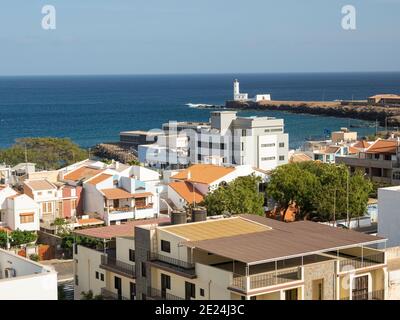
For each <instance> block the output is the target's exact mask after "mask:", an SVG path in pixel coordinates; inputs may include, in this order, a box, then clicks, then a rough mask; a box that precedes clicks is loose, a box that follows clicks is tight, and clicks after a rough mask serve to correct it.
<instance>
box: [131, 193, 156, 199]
mask: <svg viewBox="0 0 400 320" xmlns="http://www.w3.org/2000/svg"><path fill="white" fill-rule="evenodd" d="M150 196H154V194H153V193H152V192H138V193H132V198H147V197H150Z"/></svg>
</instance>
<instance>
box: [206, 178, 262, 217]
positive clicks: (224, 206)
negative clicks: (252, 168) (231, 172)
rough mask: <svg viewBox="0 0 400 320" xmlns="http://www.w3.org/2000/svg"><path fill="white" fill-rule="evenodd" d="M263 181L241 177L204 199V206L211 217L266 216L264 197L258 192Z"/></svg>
mask: <svg viewBox="0 0 400 320" xmlns="http://www.w3.org/2000/svg"><path fill="white" fill-rule="evenodd" d="M259 183H261V179H260V178H259V177H256V176H254V175H251V176H247V177H239V178H237V179H235V180H234V181H232V182H230V183H228V184H226V185H221V186H220V187H219V188H217V189H216V190H215V191H213V192H210V193H209V194H207V195H206V197H205V198H204V201H203V204H204V206H205V207H206V208H207V212H208V214H209V215H220V214H224V213H231V214H243V213H249V214H257V215H263V214H264V208H263V204H264V196H263V194H261V193H259V192H258V185H259Z"/></svg>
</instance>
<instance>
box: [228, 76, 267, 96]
mask: <svg viewBox="0 0 400 320" xmlns="http://www.w3.org/2000/svg"><path fill="white" fill-rule="evenodd" d="M233 101H253V102H259V101H271V94H269V93H263V94H257V95H256V96H255V97H254V98H252V99H249V95H248V94H247V93H241V92H240V84H239V80H237V79H235V81H234V82H233Z"/></svg>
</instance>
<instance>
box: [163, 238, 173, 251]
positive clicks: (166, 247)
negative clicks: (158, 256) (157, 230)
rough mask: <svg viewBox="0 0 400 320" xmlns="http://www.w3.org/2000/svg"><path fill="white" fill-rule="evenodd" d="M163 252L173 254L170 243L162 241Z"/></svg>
mask: <svg viewBox="0 0 400 320" xmlns="http://www.w3.org/2000/svg"><path fill="white" fill-rule="evenodd" d="M161 251H164V252H168V253H170V252H171V243H170V242H169V241H165V240H161Z"/></svg>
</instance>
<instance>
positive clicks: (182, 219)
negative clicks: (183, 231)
mask: <svg viewBox="0 0 400 320" xmlns="http://www.w3.org/2000/svg"><path fill="white" fill-rule="evenodd" d="M186 222H187V217H186V211H172V213H171V224H173V225H175V224H184V223H186Z"/></svg>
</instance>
